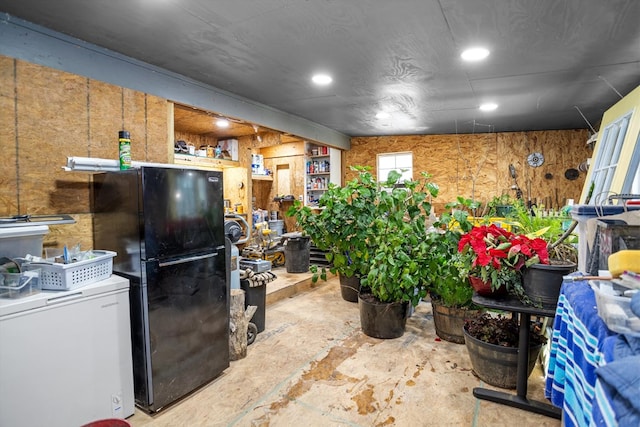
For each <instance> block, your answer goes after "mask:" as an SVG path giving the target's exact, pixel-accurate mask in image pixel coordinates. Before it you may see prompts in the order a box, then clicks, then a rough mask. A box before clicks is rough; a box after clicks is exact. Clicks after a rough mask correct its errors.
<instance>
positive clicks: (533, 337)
mask: <svg viewBox="0 0 640 427" xmlns="http://www.w3.org/2000/svg"><path fill="white" fill-rule="evenodd" d="M540 331H541V328H540V326H539V325H535V327H532V328H531V330H530V331H529V359H528V360H529V365H528V375H531V371H533V368H534V366H535V362H536V360H537V358H538V354H539V353H540V349H541V348H542V345H543V344H545V343H546V341H547V339H546V337H544V336H543V335H541V333H540ZM464 339H465V345H466V347H467V352H468V354H469V358H470V359H471V365H472V366H473V370H474V372H475V373H476V375H478V377H479V378H480V379H481V380H483V381H484V382H486V383H488V384H491V385H493V386H496V387H502V388H516V385H517V371H518V368H517V367H518V341H519V328H518V324H517V322H516V320H515V318H513V317H506V316H503V315H500V314H498V315H495V314H491V313H483V314H482V315H480V316H477V317H475V318H473V319H470V320H468V321H466V322H465V326H464Z"/></svg>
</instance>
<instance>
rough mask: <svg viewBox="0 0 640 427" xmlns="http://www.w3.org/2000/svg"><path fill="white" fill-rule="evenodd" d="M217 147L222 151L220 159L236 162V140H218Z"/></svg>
mask: <svg viewBox="0 0 640 427" xmlns="http://www.w3.org/2000/svg"><path fill="white" fill-rule="evenodd" d="M218 146H219V147H220V148H221V149H222V157H224V158H225V159H226V160H233V161H234V162H237V161H238V140H237V139H221V140H218Z"/></svg>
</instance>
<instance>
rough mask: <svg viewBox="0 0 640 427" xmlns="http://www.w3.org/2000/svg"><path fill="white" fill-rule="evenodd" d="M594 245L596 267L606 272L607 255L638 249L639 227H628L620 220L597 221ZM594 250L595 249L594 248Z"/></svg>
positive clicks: (639, 244) (639, 247)
mask: <svg viewBox="0 0 640 427" xmlns="http://www.w3.org/2000/svg"><path fill="white" fill-rule="evenodd" d="M597 224H598V232H597V238H596V245H595V246H597V249H598V250H597V251H596V250H594V251H593V252H594V256H595V252H597V255H598V267H599V269H600V270H607V269H608V268H609V266H608V260H609V255H611V254H612V253H615V252H618V251H622V250H626V249H640V225H628V224H627V223H625V222H624V221H620V220H613V221H611V220H605V219H603V220H598V223H597ZM594 249H596V248H594Z"/></svg>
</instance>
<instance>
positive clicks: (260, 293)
mask: <svg viewBox="0 0 640 427" xmlns="http://www.w3.org/2000/svg"><path fill="white" fill-rule="evenodd" d="M240 288H241V289H242V290H243V291H244V308H245V309H246V308H247V307H248V306H250V305H255V306H256V307H257V309H256V312H255V313H254V315H253V317H252V318H251V320H250V322H251V323H253V324H254V325H256V328H257V329H258V333H260V332H262V331H264V329H265V317H266V316H265V314H266V307H267V285H260V286H251V282H249V281H248V280H246V279H241V280H240Z"/></svg>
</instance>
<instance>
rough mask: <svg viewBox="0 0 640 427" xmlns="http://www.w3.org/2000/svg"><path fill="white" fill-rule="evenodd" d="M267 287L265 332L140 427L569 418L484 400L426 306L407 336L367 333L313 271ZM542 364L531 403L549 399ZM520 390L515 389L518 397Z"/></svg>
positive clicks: (281, 275)
mask: <svg viewBox="0 0 640 427" xmlns="http://www.w3.org/2000/svg"><path fill="white" fill-rule="evenodd" d="M275 272H276V274H277V275H278V279H277V280H276V281H274V282H271V283H269V284H268V285H267V293H268V297H267V311H266V321H265V323H266V329H265V331H263V332H261V333H260V334H258V336H257V338H256V341H255V342H254V343H253V344H252V345H250V346H249V347H248V351H247V357H246V358H244V359H241V360H238V361H234V362H231V366H230V367H229V368H228V369H227V370H226V371H225V372H224V373H223V374H222V375H221V376H220V377H218V378H217V379H215V380H214V381H213V382H211V383H210V384H208V385H207V386H205V387H203V388H201V389H200V390H198V391H196V392H195V393H193V394H191V395H190V396H188V397H187V398H185V399H183V400H181V401H180V402H178V403H176V404H174V405H172V406H170V407H168V408H165V409H163V410H162V411H160V412H159V413H158V414H155V415H153V416H149V415H147V414H145V413H144V412H141V411H140V410H136V413H135V414H134V415H133V416H132V417H130V418H129V419H128V421H129V422H130V423H131V425H132V426H134V427H138V426H148V427H163V426H167V427H169V426H171V427H174V426H190V427H196V426H203V427H204V426H206V427H213V426H247V427H268V426H269V427H278V426H286V427H289V426H299V425H304V426H305V427H315V426H318V427H325V426H411V427H413V426H479V427H483V426H514V425H515V426H518V427H527V426H536V427H540V426H560V424H561V423H560V421H558V420H555V419H552V418H548V417H545V416H542V415H536V414H532V413H529V412H525V411H522V410H518V409H514V408H509V407H507V406H504V405H499V404H496V403H491V402H487V401H483V400H479V399H476V398H475V397H474V396H473V394H472V390H473V388H474V387H487V388H493V387H491V386H488V385H485V384H484V383H483V382H482V381H480V380H479V379H478V378H477V377H475V376H474V374H473V372H472V370H471V363H470V361H469V357H468V355H467V351H466V348H465V346H464V344H454V343H450V342H447V341H441V340H439V339H438V338H437V336H436V334H435V329H434V326H433V318H432V315H431V306H430V304H429V303H428V302H422V303H420V304H419V305H418V307H417V308H416V311H415V313H414V314H413V315H412V317H411V318H409V320H408V321H407V330H406V332H405V334H404V335H403V336H402V337H401V338H397V339H393V340H380V339H375V338H370V337H368V336H366V335H364V334H363V333H362V332H361V330H360V319H359V312H358V306H357V304H355V303H350V302H346V301H344V300H343V299H342V297H341V296H340V287H339V284H338V280H337V278H331V279H330V280H328V281H327V282H320V283H318V284H317V285H311V284H310V281H309V280H308V278H309V275H308V274H288V273H286V272H285V271H283V270H282V271H280V270H276V271H275ZM543 388H544V378H543V374H542V371H541V370H540V368H539V367H536V369H535V370H534V372H533V374H532V375H531V377H530V378H529V393H528V397H529V398H530V399H536V400H544V397H543ZM514 393H515V390H514Z"/></svg>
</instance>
